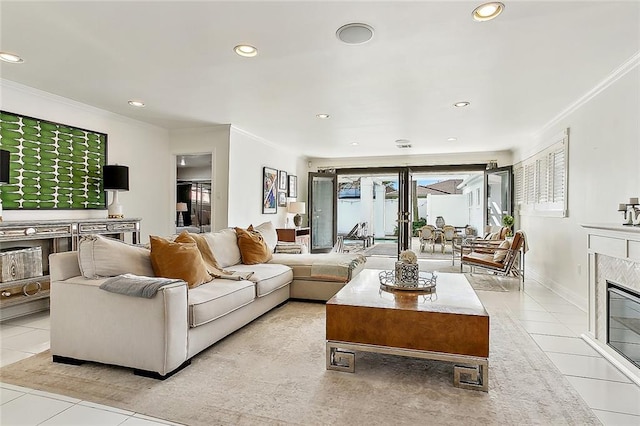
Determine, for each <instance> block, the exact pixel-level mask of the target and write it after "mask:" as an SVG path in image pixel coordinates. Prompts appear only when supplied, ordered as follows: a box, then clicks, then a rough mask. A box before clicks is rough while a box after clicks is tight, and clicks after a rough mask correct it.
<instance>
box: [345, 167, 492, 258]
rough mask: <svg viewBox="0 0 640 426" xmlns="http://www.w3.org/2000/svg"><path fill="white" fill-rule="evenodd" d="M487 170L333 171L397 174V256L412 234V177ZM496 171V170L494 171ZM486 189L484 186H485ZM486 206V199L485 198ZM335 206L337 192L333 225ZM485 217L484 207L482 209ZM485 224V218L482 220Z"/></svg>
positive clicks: (402, 168) (357, 169)
mask: <svg viewBox="0 0 640 426" xmlns="http://www.w3.org/2000/svg"><path fill="white" fill-rule="evenodd" d="M486 168H487V164H486V163H481V164H478V163H474V164H450V165H437V166H411V167H407V166H402V167H400V166H398V167H395V166H389V167H350V168H341V169H335V174H336V175H337V176H340V175H375V174H388V175H391V174H394V173H397V174H398V219H397V220H398V256H399V255H400V252H401V251H403V250H407V249H410V248H411V238H412V236H413V235H412V234H413V221H414V218H413V217H412V206H411V202H412V196H411V195H412V194H411V186H412V182H411V180H412V176H413V175H414V174H419V173H433V174H437V173H465V172H484V171H485V170H486ZM496 170H497V169H496ZM485 188H486V185H485ZM485 204H486V197H485ZM337 206H338V192H337V190H336V192H335V203H334V210H335V212H334V224H337V214H338V213H337ZM484 211H485V213H484V215H485V216H486V211H487V210H486V207H485V209H484ZM483 220H484V222H485V223H486V221H487V218H486V217H484V218H483Z"/></svg>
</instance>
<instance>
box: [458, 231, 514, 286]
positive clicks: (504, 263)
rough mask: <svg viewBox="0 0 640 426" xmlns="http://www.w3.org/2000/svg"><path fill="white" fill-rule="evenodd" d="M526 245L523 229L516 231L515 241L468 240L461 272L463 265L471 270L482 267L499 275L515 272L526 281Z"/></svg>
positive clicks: (461, 269) (464, 247) (461, 268)
mask: <svg viewBox="0 0 640 426" xmlns="http://www.w3.org/2000/svg"><path fill="white" fill-rule="evenodd" d="M524 245H525V240H524V232H522V231H518V232H516V234H515V235H514V237H513V241H510V240H509V239H507V240H504V241H502V242H501V243H500V244H499V245H496V244H495V243H489V242H487V241H483V240H471V241H468V242H467V243H465V244H463V245H462V258H461V261H460V272H463V266H464V265H467V266H469V267H470V268H471V272H473V271H474V270H475V268H482V269H486V270H488V271H491V272H493V273H495V274H497V275H504V276H506V275H509V274H513V275H515V276H518V277H520V278H521V279H522V280H523V281H524V262H523V260H522V259H521V256H522V249H523V247H524ZM516 261H517V263H516ZM516 265H517V266H516ZM520 268H521V269H520Z"/></svg>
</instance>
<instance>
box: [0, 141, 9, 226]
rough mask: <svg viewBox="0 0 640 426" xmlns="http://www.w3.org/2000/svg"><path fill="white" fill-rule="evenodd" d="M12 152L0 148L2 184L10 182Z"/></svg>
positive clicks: (0, 207) (0, 182) (0, 220)
mask: <svg viewBox="0 0 640 426" xmlns="http://www.w3.org/2000/svg"><path fill="white" fill-rule="evenodd" d="M10 156H11V153H10V152H9V151H7V150H6V149H0V184H3V183H9V160H10ZM0 222H2V195H1V194H0Z"/></svg>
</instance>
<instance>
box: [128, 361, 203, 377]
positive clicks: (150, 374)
mask: <svg viewBox="0 0 640 426" xmlns="http://www.w3.org/2000/svg"><path fill="white" fill-rule="evenodd" d="M190 364H191V360H190V359H188V360H186V361H185V362H183V363H182V364H181V365H180V366H179V367H178V368H176V369H175V370H173V371H170V372H168V373H167V374H165V375H164V376H163V375H162V374H160V373H158V372H157V371H147V370H138V369H137V368H134V369H133V374H135V375H136V376H142V377H149V378H151V379H156V380H166V379H168V378H169V377H171V376H173V375H174V374H176V373H177V372H178V371H180V370H182V369H183V368H185V367H187V366H188V365H190Z"/></svg>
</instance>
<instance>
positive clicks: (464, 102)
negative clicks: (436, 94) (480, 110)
mask: <svg viewBox="0 0 640 426" xmlns="http://www.w3.org/2000/svg"><path fill="white" fill-rule="evenodd" d="M469 105H471V103H470V102H467V101H461V102H456V103H455V104H453V106H454V107H456V108H464V107H467V106H469Z"/></svg>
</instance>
